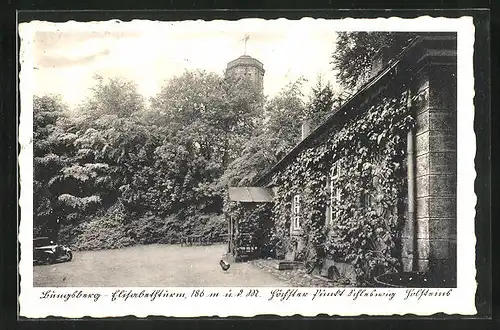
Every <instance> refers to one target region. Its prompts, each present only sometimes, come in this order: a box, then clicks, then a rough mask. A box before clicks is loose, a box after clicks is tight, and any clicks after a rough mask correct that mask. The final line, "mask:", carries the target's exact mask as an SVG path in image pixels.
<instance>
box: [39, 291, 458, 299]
mask: <svg viewBox="0 0 500 330" xmlns="http://www.w3.org/2000/svg"><path fill="white" fill-rule="evenodd" d="M452 292H453V289H404V290H390V289H377V288H367V289H360V288H352V289H351V288H342V289H313V290H307V289H271V290H266V291H265V292H264V291H263V290H262V289H248V288H246V289H226V290H219V291H217V290H209V289H205V288H203V289H202V288H200V289H192V290H171V289H152V290H146V289H144V290H135V289H116V290H115V291H112V292H111V293H109V294H108V293H102V292H91V291H85V290H73V291H67V290H45V291H42V293H41V295H40V299H42V300H59V301H63V302H68V301H70V300H89V301H93V302H98V301H102V300H107V301H111V302H127V301H131V300H147V301H156V300H164V299H181V300H184V299H233V298H234V299H242V298H246V299H265V300H268V301H280V302H284V301H289V300H295V299H304V300H311V301H314V300H318V299H328V298H347V299H350V300H353V301H356V300H361V299H387V300H389V301H390V300H393V299H394V298H396V297H397V298H400V297H402V299H403V300H421V299H426V298H429V297H449V296H450V295H451V294H452Z"/></svg>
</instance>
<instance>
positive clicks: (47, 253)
mask: <svg viewBox="0 0 500 330" xmlns="http://www.w3.org/2000/svg"><path fill="white" fill-rule="evenodd" d="M71 259H73V253H72V252H71V249H70V248H69V247H67V246H64V245H60V244H57V243H54V241H52V240H51V239H49V238H48V237H37V238H34V239H33V263H35V264H39V263H45V264H46V263H49V264H51V263H56V262H63V261H71Z"/></svg>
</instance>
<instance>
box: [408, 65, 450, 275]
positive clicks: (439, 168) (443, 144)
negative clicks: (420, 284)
mask: <svg viewBox="0 0 500 330" xmlns="http://www.w3.org/2000/svg"><path fill="white" fill-rule="evenodd" d="M450 58H451V59H452V60H451V61H433V60H432V58H431V59H430V60H428V61H427V63H426V64H425V66H424V67H422V68H421V69H420V70H419V72H418V73H417V75H416V76H415V78H414V82H415V86H414V89H415V92H416V94H418V95H419V96H420V98H419V100H417V101H416V102H414V106H413V111H414V114H415V115H416V120H417V126H416V129H415V157H416V158H415V160H416V167H415V172H416V173H415V184H416V185H415V190H416V213H415V218H416V224H415V227H414V233H413V235H414V239H415V241H414V242H413V248H414V249H412V250H411V252H412V254H413V255H412V257H413V262H414V265H413V269H414V270H418V271H428V272H430V273H434V274H439V275H440V276H442V275H443V274H453V275H454V276H455V275H456V258H457V252H456V228H457V215H456V196H457V164H456V162H457V153H456V148H457V142H456V141H457V133H456V120H457V117H456V115H457V113H456V109H457V106H456V98H457V92H456V90H457V84H456V82H457V71H456V61H454V60H453V59H456V57H450ZM416 94H414V95H416Z"/></svg>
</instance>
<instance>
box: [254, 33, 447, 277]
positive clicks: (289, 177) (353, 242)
mask: <svg viewBox="0 0 500 330" xmlns="http://www.w3.org/2000/svg"><path fill="white" fill-rule="evenodd" d="M393 63H395V64H393V65H392V66H391V67H390V68H389V69H387V70H386V71H383V72H382V73H381V74H380V75H379V76H378V77H376V78H375V79H374V80H373V83H369V84H368V85H367V87H366V88H365V89H364V90H362V91H361V92H359V93H358V94H357V95H356V96H355V97H354V98H353V100H354V101H352V103H350V104H349V102H348V104H347V106H344V108H342V109H340V110H338V112H337V113H336V115H335V116H333V117H331V118H330V119H329V120H328V121H327V122H326V123H325V124H327V125H328V126H325V124H323V125H322V130H321V129H320V130H317V131H316V132H313V138H311V139H306V141H305V143H301V144H300V145H298V146H297V147H296V148H295V149H294V150H292V152H291V153H290V154H289V155H288V156H287V157H286V158H285V159H284V160H282V161H281V162H280V163H278V164H277V165H276V166H275V167H274V168H273V169H271V170H270V172H269V173H268V174H266V175H265V176H264V177H263V178H261V179H260V180H258V181H257V182H256V183H257V184H260V185H262V184H264V185H267V186H271V187H273V188H274V190H275V192H276V194H275V203H274V206H273V212H272V214H273V215H272V217H273V221H274V224H275V227H274V231H273V239H272V241H276V242H279V243H278V244H277V246H279V247H280V254H279V255H280V256H281V257H282V258H287V259H294V260H300V261H303V262H304V263H305V264H306V266H307V267H308V269H309V270H310V271H313V270H315V269H318V268H320V267H321V266H322V264H324V263H325V260H334V261H336V262H341V263H343V264H344V265H345V264H348V265H352V267H353V268H354V270H355V273H356V281H357V283H358V284H359V283H363V282H365V283H366V282H368V281H370V279H372V278H373V276H375V275H377V274H380V273H381V272H386V271H412V270H414V271H415V270H416V271H426V272H431V273H432V272H437V273H440V274H446V275H447V276H448V275H451V277H454V276H456V177H457V173H456V161H457V160H456V97H457V91H456V78H457V76H456V36H455V35H451V34H450V35H440V36H428V37H424V38H421V39H420V40H419V41H418V42H417V43H416V44H415V45H414V46H413V48H412V49H409V50H407V51H406V53H405V54H404V56H403V57H400V58H399V59H395V62H394V61H393ZM332 119H334V120H332ZM320 128H321V127H320ZM318 131H322V132H323V133H321V134H322V135H319V133H318ZM316 133H318V134H316ZM408 145H410V146H409V147H408ZM408 151H411V152H412V154H411V155H410V156H409V155H408V154H407V153H408ZM334 166H336V168H337V170H335V171H332V167H334ZM332 176H333V178H334V180H332ZM409 183H410V184H411V186H409ZM296 195H300V213H299V215H300V217H301V226H300V227H301V228H300V230H296V228H295V227H294V226H293V225H292V220H293V216H294V214H293V211H292V210H294V209H296V208H295V207H294V205H293V197H294V196H296ZM453 280H454V279H453Z"/></svg>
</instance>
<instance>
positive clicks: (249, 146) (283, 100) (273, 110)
mask: <svg viewBox="0 0 500 330" xmlns="http://www.w3.org/2000/svg"><path fill="white" fill-rule="evenodd" d="M302 82H303V80H302V79H299V80H297V81H295V82H292V83H290V84H288V85H287V86H285V87H284V88H283V89H282V90H281V91H280V93H279V94H278V95H277V96H275V97H274V98H272V99H271V100H269V101H268V102H267V103H266V105H265V121H264V122H263V124H262V125H261V126H258V127H256V128H255V130H254V131H253V132H252V138H250V139H247V140H246V141H245V142H244V144H243V148H242V149H241V151H240V153H239V154H238V157H236V158H235V159H234V160H233V161H232V162H231V163H230V164H229V166H228V168H227V169H226V171H225V172H224V175H223V176H222V177H221V180H220V186H221V187H224V188H227V186H228V185H239V186H241V185H247V184H250V183H251V182H252V181H253V180H255V179H256V178H258V177H259V176H260V175H262V174H263V173H264V172H265V171H266V170H267V169H269V168H270V167H271V166H272V165H273V164H275V163H276V162H277V161H278V160H279V159H280V158H281V157H283V156H284V155H285V154H286V153H287V152H288V151H290V149H291V148H293V146H295V145H296V144H297V143H298V142H299V141H300V134H301V125H302V120H303V119H304V118H306V117H307V116H308V112H307V109H306V105H305V103H304V101H303V100H302V97H303V95H302V92H301V86H302Z"/></svg>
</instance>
